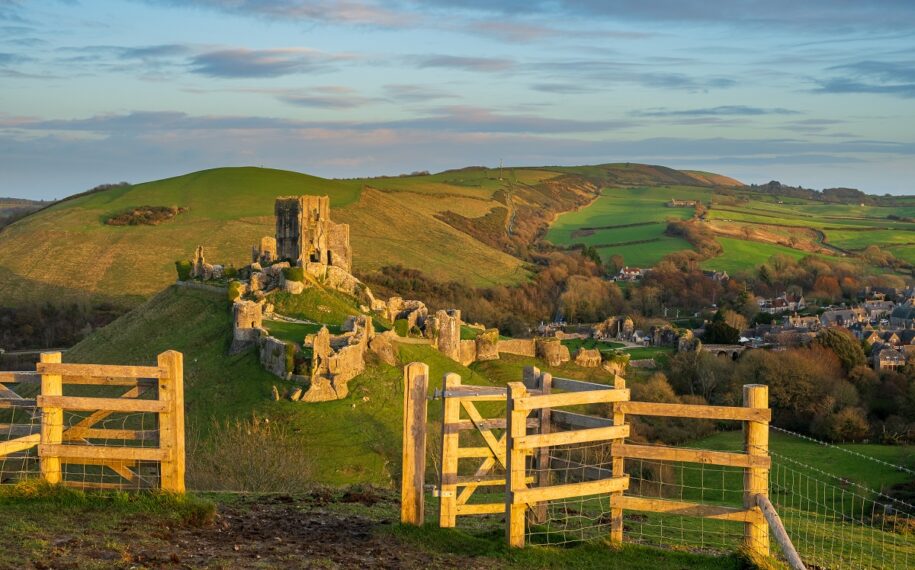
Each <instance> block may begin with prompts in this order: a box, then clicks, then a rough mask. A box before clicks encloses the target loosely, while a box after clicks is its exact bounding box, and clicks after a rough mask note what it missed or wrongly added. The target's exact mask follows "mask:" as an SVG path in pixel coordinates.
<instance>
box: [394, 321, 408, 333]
mask: <svg viewBox="0 0 915 570" xmlns="http://www.w3.org/2000/svg"><path fill="white" fill-rule="evenodd" d="M394 332H395V333H396V334H397V336H403V337H406V336H409V335H410V324H409V323H408V322H407V319H397V320H396V321H394Z"/></svg>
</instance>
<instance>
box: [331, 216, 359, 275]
mask: <svg viewBox="0 0 915 570" xmlns="http://www.w3.org/2000/svg"><path fill="white" fill-rule="evenodd" d="M327 225H328V230H329V232H330V233H329V235H328V239H327V247H328V250H329V253H328V257H329V259H328V265H331V266H333V267H339V268H340V269H342V270H343V271H345V272H347V273H351V272H352V270H353V269H352V268H353V248H352V246H350V243H349V224H338V223H335V222H330V221H329V222H328V224H327Z"/></svg>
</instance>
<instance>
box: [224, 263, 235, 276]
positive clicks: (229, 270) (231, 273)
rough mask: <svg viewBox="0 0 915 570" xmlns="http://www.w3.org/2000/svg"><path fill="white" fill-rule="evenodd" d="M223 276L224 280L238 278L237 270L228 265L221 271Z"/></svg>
mask: <svg viewBox="0 0 915 570" xmlns="http://www.w3.org/2000/svg"><path fill="white" fill-rule="evenodd" d="M223 275H224V276H225V278H226V279H235V278H236V277H238V270H237V269H235V266H234V265H229V266H228V267H226V268H225V270H224V271H223Z"/></svg>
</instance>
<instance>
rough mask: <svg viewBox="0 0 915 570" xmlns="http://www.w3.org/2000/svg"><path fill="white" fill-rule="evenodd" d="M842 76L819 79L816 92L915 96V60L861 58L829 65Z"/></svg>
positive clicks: (831, 69)
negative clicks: (895, 60) (855, 60)
mask: <svg viewBox="0 0 915 570" xmlns="http://www.w3.org/2000/svg"><path fill="white" fill-rule="evenodd" d="M829 70H830V71H833V72H837V73H838V74H839V75H840V76H839V77H834V78H830V79H824V80H820V81H819V87H817V88H815V89H813V91H814V92H816V93H877V94H883V95H895V96H897V97H905V98H912V97H915V61H903V62H892V61H870V60H868V61H859V62H855V63H850V64H845V65H836V66H833V67H830V68H829Z"/></svg>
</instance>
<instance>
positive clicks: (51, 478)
mask: <svg viewBox="0 0 915 570" xmlns="http://www.w3.org/2000/svg"><path fill="white" fill-rule="evenodd" d="M41 362H43V363H52V364H60V362H61V358H60V353H59V352H42V353H41ZM63 393H64V391H63V378H61V376H60V375H57V374H42V375H41V395H42V396H63ZM63 438H64V411H63V408H59V407H43V408H42V409H41V445H40V446H39V447H38V451H39V454H38V462H39V466H40V469H41V476H42V478H43V479H44V480H45V481H47V482H48V483H51V484H57V483H60V482H61V480H62V478H63V476H62V472H61V468H60V457H59V456H57V455H47V454H45V453H43V452H42V448H43V446H46V445H59V444H61V443H63Z"/></svg>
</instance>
